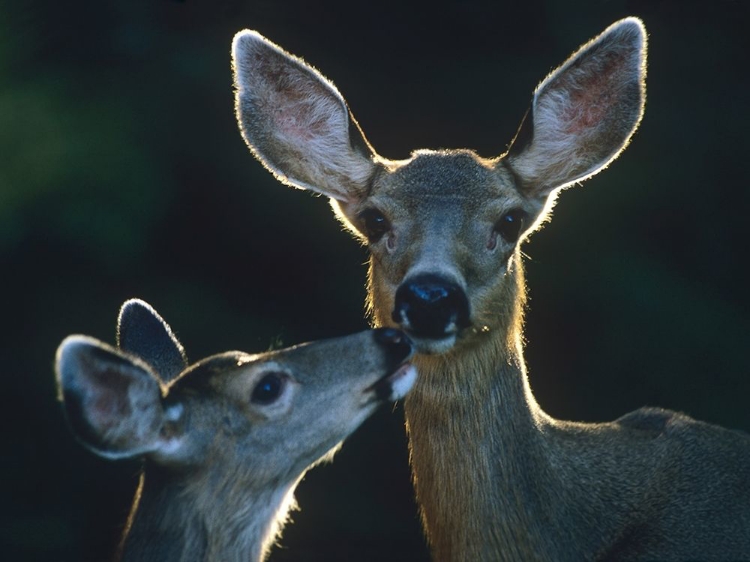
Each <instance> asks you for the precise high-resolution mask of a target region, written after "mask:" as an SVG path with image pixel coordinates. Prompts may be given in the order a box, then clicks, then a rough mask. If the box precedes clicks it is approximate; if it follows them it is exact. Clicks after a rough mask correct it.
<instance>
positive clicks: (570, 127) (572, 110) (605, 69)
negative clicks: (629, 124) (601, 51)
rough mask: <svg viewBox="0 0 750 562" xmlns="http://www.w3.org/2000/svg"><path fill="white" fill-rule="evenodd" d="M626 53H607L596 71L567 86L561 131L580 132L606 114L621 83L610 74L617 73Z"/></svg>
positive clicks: (598, 122) (615, 97)
mask: <svg viewBox="0 0 750 562" xmlns="http://www.w3.org/2000/svg"><path fill="white" fill-rule="evenodd" d="M626 64H627V57H625V56H623V55H622V54H621V53H611V54H610V55H609V56H608V57H607V59H606V61H604V63H603V64H601V68H600V70H599V71H598V72H591V73H588V74H586V75H585V76H583V77H582V79H581V78H579V77H576V78H579V79H578V80H577V83H576V84H575V87H572V88H571V89H570V94H569V102H570V103H569V104H568V105H567V107H566V108H565V111H564V112H563V114H562V115H561V120H562V121H564V122H565V123H566V126H565V127H564V129H563V131H564V132H566V133H570V134H576V133H583V132H585V131H586V130H588V129H592V128H595V127H597V126H598V125H599V124H600V123H601V122H602V120H603V119H605V118H606V116H607V113H608V111H609V110H610V109H611V108H612V107H613V106H614V105H615V104H617V102H618V100H617V98H618V97H619V96H618V86H619V84H621V83H622V81H621V80H618V79H617V78H615V77H614V76H613V75H615V74H618V73H621V72H622V71H621V69H622V67H623V65H626Z"/></svg>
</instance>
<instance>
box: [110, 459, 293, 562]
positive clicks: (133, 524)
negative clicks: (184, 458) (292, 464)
mask: <svg viewBox="0 0 750 562" xmlns="http://www.w3.org/2000/svg"><path fill="white" fill-rule="evenodd" d="M151 468H153V467H151ZM232 476H235V475H234V474H232ZM230 481H231V477H228V476H227V475H222V476H220V477H216V476H215V475H206V476H205V477H202V478H199V479H198V480H196V479H190V480H187V479H185V480H175V479H174V478H173V477H171V476H170V477H167V476H166V475H165V474H164V473H163V472H160V471H158V470H148V469H147V470H144V472H143V474H142V475H141V480H140V483H139V486H138V491H137V493H136V498H135V501H134V503H133V507H132V509H131V514H130V517H129V520H128V524H127V527H126V531H125V536H124V539H123V543H122V545H121V560H122V561H123V562H129V561H135V560H139V561H141V560H146V561H151V560H153V561H156V560H158V561H160V562H172V561H175V562H176V561H179V562H190V561H196V562H197V561H201V562H208V561H212V562H213V561H215V562H219V561H228V562H258V561H262V560H264V559H265V558H266V555H267V554H268V550H269V548H270V547H271V545H272V544H273V541H274V540H275V538H276V537H277V535H278V534H279V533H280V532H281V528H282V526H283V524H284V523H285V522H286V516H287V513H288V511H289V510H290V508H292V506H293V504H294V497H293V492H294V488H295V486H296V481H295V482H292V483H290V484H288V485H286V486H278V487H276V488H271V487H270V486H266V487H257V488H256V487H254V486H242V485H240V484H237V485H236V486H232V485H228V484H229V483H230ZM237 481H238V482H241V480H240V479H238V480H237Z"/></svg>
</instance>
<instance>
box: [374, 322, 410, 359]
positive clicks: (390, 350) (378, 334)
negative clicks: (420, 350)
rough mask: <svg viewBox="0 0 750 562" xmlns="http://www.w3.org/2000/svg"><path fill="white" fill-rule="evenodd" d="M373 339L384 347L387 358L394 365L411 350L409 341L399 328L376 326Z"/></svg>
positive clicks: (407, 355) (405, 357) (406, 357)
mask: <svg viewBox="0 0 750 562" xmlns="http://www.w3.org/2000/svg"><path fill="white" fill-rule="evenodd" d="M375 341H376V342H378V343H379V344H380V345H381V346H383V347H384V348H385V350H386V353H387V354H388V359H389V360H390V361H391V362H393V363H394V364H396V365H398V364H399V363H402V362H403V361H406V359H408V357H409V356H410V355H411V354H412V351H413V347H412V344H411V341H409V338H408V337H407V336H406V334H404V333H403V332H402V331H401V330H395V329H393V328H378V329H377V330H375Z"/></svg>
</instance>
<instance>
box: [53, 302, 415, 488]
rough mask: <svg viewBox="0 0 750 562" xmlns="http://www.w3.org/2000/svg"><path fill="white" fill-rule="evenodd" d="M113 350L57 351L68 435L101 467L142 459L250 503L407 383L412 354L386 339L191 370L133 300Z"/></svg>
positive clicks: (355, 339) (88, 346)
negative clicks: (221, 484) (239, 492)
mask: <svg viewBox="0 0 750 562" xmlns="http://www.w3.org/2000/svg"><path fill="white" fill-rule="evenodd" d="M118 340H119V342H118V343H119V345H118V347H117V348H115V347H111V346H109V345H107V344H105V343H103V342H100V341H98V340H95V339H94V338H90V337H86V336H70V337H68V338H66V339H65V340H64V341H63V343H62V344H61V345H60V347H59V349H58V352H57V365H56V367H57V376H58V385H59V390H60V396H61V398H62V401H63V405H64V409H65V413H66V417H67V419H68V421H69V423H70V426H71V429H72V430H73V432H74V433H75V435H76V437H77V438H78V439H79V440H80V441H81V442H82V443H83V444H84V445H85V446H86V447H88V448H89V449H90V450H92V451H93V452H94V453H96V454H98V455H100V456H103V457H106V458H110V459H118V458H128V457H144V458H146V459H147V462H148V463H151V465H158V466H161V467H162V468H164V469H165V472H167V473H169V474H175V475H180V477H181V478H183V479H184V482H185V484H188V485H189V484H193V485H196V486H197V485H202V484H206V483H207V482H208V481H211V482H217V481H220V480H222V478H223V477H221V478H217V476H216V474H217V473H221V474H225V475H226V479H232V480H233V481H232V482H231V484H230V485H231V486H232V488H233V489H242V488H246V489H247V490H248V491H249V492H251V493H252V492H253V490H258V489H264V488H268V487H273V486H279V487H281V486H283V485H288V484H290V483H292V482H294V481H296V480H297V479H298V478H299V477H300V476H301V475H302V473H303V472H304V471H305V470H306V468H307V467H309V466H310V465H311V464H313V463H314V462H316V461H317V460H318V459H320V458H321V457H323V456H324V455H326V453H328V452H329V451H331V450H332V449H334V448H335V447H336V446H337V445H338V444H339V443H340V442H341V441H342V440H343V439H344V438H346V437H347V436H348V435H349V434H350V433H352V432H353V431H354V430H355V429H356V428H357V427H358V426H359V425H360V423H362V421H364V420H365V418H367V416H368V415H369V414H371V413H372V412H373V411H374V410H375V408H376V407H377V406H378V404H381V403H382V402H384V401H386V400H396V399H399V398H400V397H402V396H403V395H404V394H405V393H406V392H407V391H408V390H409V388H410V387H411V384H412V383H413V380H414V377H415V371H414V369H413V367H411V366H410V365H408V364H405V363H404V361H405V360H406V359H407V358H408V356H409V355H410V354H411V345H410V343H409V342H408V340H407V339H406V338H405V337H404V336H403V334H402V333H401V332H399V331H397V330H393V329H382V330H371V331H366V332H362V333H359V334H355V335H352V336H348V337H343V338H338V339H332V340H326V341H321V342H315V343H310V344H303V345H299V346H296V347H292V348H288V349H283V350H278V351H272V352H268V353H262V354H258V355H249V354H247V353H242V352H228V353H223V354H220V355H216V356H213V357H209V358H207V359H204V360H202V361H199V362H197V363H195V364H194V365H192V366H190V367H188V366H187V361H186V360H185V355H184V352H183V350H182V347H181V346H180V344H179V342H178V341H177V340H176V339H175V337H174V335H173V334H172V332H171V330H170V329H169V327H168V326H167V324H165V323H164V321H163V320H162V319H161V318H160V317H159V316H158V314H157V313H156V312H155V311H154V310H153V309H152V308H151V307H150V306H149V305H147V304H146V303H144V302H142V301H138V300H131V301H128V302H127V303H125V305H124V306H123V308H122V311H121V313H120V319H119V328H118ZM147 466H148V465H147Z"/></svg>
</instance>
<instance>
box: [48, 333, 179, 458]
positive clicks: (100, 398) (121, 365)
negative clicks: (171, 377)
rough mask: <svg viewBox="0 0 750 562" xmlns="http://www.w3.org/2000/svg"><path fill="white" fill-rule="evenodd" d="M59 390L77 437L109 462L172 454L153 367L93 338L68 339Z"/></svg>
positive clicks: (60, 357)
mask: <svg viewBox="0 0 750 562" xmlns="http://www.w3.org/2000/svg"><path fill="white" fill-rule="evenodd" d="M56 370H57V384H58V390H59V395H60V398H61V400H62V403H63V408H64V410H65V414H66V417H67V419H68V422H69V424H70V427H71V429H72V430H73V433H74V434H75V436H76V437H77V438H78V440H79V441H81V443H83V444H84V445H85V446H86V447H87V448H89V449H90V450H92V451H93V452H94V453H96V454H98V455H100V456H102V457H106V458H110V459H118V458H128V457H135V456H139V455H143V454H147V453H151V452H155V451H160V450H162V449H165V448H166V447H167V446H169V448H170V449H171V450H174V449H175V448H176V447H175V443H174V442H172V441H174V440H175V438H172V440H171V441H170V442H169V443H167V442H166V440H165V439H164V438H163V437H161V434H162V427H163V426H164V423H165V420H166V419H167V418H168V417H169V416H168V415H167V416H165V411H164V408H163V406H162V389H161V385H160V383H159V380H158V379H157V377H156V376H155V375H154V374H153V373H152V372H151V370H150V369H149V367H148V366H147V365H146V364H145V363H143V362H141V361H140V360H138V359H137V358H134V357H130V356H128V355H126V354H125V353H123V352H121V351H119V350H117V349H115V348H113V347H111V346H108V345H107V344H105V343H102V342H100V341H98V340H95V339H94V338H89V337H86V336H70V337H68V338H66V339H65V340H64V341H63V342H62V344H60V347H59V348H58V350H57V360H56Z"/></svg>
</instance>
